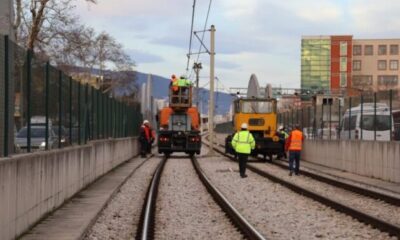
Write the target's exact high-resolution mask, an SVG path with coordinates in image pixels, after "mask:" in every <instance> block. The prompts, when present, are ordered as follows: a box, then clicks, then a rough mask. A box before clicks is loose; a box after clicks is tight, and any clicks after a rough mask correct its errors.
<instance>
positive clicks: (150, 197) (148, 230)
mask: <svg viewBox="0 0 400 240" xmlns="http://www.w3.org/2000/svg"><path fill="white" fill-rule="evenodd" d="M166 161H167V158H166V157H163V159H162V161H161V162H160V163H159V164H158V166H157V169H156V171H155V173H154V175H153V178H152V180H151V183H150V185H149V189H148V191H147V195H146V200H145V202H144V208H143V210H144V211H143V212H142V218H141V222H140V224H139V225H140V227H139V228H138V230H139V232H138V234H137V237H136V238H137V239H142V240H147V239H154V225H155V207H156V200H157V194H158V186H159V183H160V178H161V173H162V171H163V169H164V166H165V163H166ZM139 236H140V237H139Z"/></svg>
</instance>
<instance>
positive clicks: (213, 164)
mask: <svg viewBox="0 0 400 240" xmlns="http://www.w3.org/2000/svg"><path fill="white" fill-rule="evenodd" d="M200 165H201V167H202V168H203V169H204V171H205V172H206V174H207V175H208V176H209V178H210V179H211V181H212V182H213V183H215V184H216V185H217V186H218V187H219V188H220V190H221V191H222V192H223V193H224V194H225V196H226V197H227V198H228V199H229V200H230V201H231V203H232V204H233V205H234V206H235V207H236V208H237V209H238V210H239V211H240V212H241V213H242V215H243V216H244V217H245V218H247V219H248V220H249V222H250V223H252V224H253V225H254V226H255V227H256V228H257V229H258V230H259V231H260V232H261V233H262V234H264V236H266V237H268V238H271V239H395V238H391V237H390V236H389V235H388V234H386V233H382V232H380V231H379V230H377V229H373V228H371V227H369V226H367V225H365V224H363V223H360V222H359V221H357V220H355V219H352V218H351V217H349V216H347V215H345V214H342V213H339V212H336V211H334V210H332V209H330V208H328V207H326V206H324V205H322V204H320V203H318V202H315V201H313V200H311V199H309V198H306V197H303V196H301V195H298V194H297V193H294V192H292V191H291V190H289V189H287V188H285V187H282V186H281V185H279V184H275V183H273V182H271V181H269V180H267V179H266V178H263V177H261V176H258V175H256V174H254V173H252V172H250V171H247V174H248V175H249V177H248V178H245V179H242V178H240V177H239V173H238V172H237V170H238V164H237V163H233V162H229V161H227V160H225V159H224V157H222V156H221V157H214V158H205V159H202V161H200Z"/></svg>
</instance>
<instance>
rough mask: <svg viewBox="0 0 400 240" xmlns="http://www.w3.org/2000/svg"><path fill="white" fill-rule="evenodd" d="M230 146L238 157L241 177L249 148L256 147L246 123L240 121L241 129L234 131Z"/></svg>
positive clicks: (244, 174) (244, 175) (243, 173)
mask: <svg viewBox="0 0 400 240" xmlns="http://www.w3.org/2000/svg"><path fill="white" fill-rule="evenodd" d="M232 147H233V149H235V152H236V154H237V156H238V158H239V172H240V176H241V177H242V178H245V177H247V175H246V164H247V159H248V157H249V155H250V153H251V150H252V149H254V148H255V147H256V142H255V141H254V137H253V135H252V134H251V133H250V132H249V131H248V130H247V123H242V125H241V130H240V131H239V132H237V133H235V136H233V139H232Z"/></svg>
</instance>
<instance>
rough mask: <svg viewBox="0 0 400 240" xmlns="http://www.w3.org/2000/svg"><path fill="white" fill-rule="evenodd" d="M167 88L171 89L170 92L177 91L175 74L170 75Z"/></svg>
mask: <svg viewBox="0 0 400 240" xmlns="http://www.w3.org/2000/svg"><path fill="white" fill-rule="evenodd" d="M169 86H170V87H171V89H172V91H174V92H177V91H178V79H177V78H176V76H175V74H172V76H171V82H170V84H169Z"/></svg>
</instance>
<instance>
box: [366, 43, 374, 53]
mask: <svg viewBox="0 0 400 240" xmlns="http://www.w3.org/2000/svg"><path fill="white" fill-rule="evenodd" d="M373 54H374V46H372V45H365V46H364V55H373Z"/></svg>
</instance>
